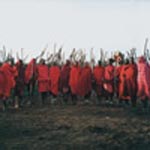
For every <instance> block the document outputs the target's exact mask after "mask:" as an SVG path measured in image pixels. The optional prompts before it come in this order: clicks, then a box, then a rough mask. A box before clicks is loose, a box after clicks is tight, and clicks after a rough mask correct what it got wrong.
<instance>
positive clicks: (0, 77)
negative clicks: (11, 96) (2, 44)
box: [0, 67, 7, 97]
mask: <svg viewBox="0 0 150 150" xmlns="http://www.w3.org/2000/svg"><path fill="white" fill-rule="evenodd" d="M6 83H7V78H6V76H5V74H4V72H3V71H2V69H1V67H0V97H3V96H4V95H5V93H4V92H5V86H6Z"/></svg>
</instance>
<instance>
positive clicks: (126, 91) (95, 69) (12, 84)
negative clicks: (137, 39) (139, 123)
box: [0, 56, 150, 110]
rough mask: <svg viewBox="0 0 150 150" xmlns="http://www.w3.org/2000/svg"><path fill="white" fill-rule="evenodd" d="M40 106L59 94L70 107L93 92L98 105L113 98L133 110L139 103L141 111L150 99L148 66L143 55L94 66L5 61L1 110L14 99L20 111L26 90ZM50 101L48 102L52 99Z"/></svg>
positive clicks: (0, 73)
mask: <svg viewBox="0 0 150 150" xmlns="http://www.w3.org/2000/svg"><path fill="white" fill-rule="evenodd" d="M36 86H37V87H38V93H39V95H38V96H40V98H41V102H42V104H44V103H45V100H46V99H47V97H49V96H50V97H51V99H53V100H54V99H55V100H57V98H58V96H60V95H61V98H62V101H63V103H66V104H67V103H68V99H71V102H72V104H73V105H76V104H78V103H80V102H81V101H82V102H84V101H90V98H91V95H92V93H93V92H94V93H95V94H96V98H97V100H98V102H100V101H101V100H102V99H105V100H106V101H109V102H110V103H113V101H114V96H115V99H117V100H118V103H119V104H122V103H124V104H127V105H131V106H132V107H136V105H137V100H140V101H141V102H142V104H143V107H144V108H147V107H148V101H149V99H150V66H149V64H148V62H147V61H146V58H145V57H144V56H141V57H138V59H137V60H136V61H135V59H134V58H133V57H128V58H121V57H117V59H116V58H109V59H107V61H105V63H104V62H103V61H102V60H98V62H97V63H95V65H91V63H90V62H87V61H84V62H82V61H72V60H71V59H68V60H66V62H65V63H64V64H61V65H60V63H58V62H56V61H54V62H52V63H50V64H47V63H46V60H45V59H43V58H40V60H39V62H37V59H32V60H31V61H30V62H29V63H28V64H24V62H23V61H22V60H21V59H19V60H18V61H17V62H16V63H14V62H13V59H8V60H7V61H5V62H4V63H2V64H1V66H0V100H1V102H2V103H1V104H2V105H1V106H2V109H3V110H5V109H6V108H7V107H8V106H7V105H8V103H7V101H8V99H9V98H10V97H11V98H12V99H13V106H14V108H16V109H17V108H19V107H20V105H21V102H22V101H23V99H24V97H25V96H24V92H25V88H27V91H28V96H29V98H30V99H32V97H33V95H34V91H35V87H36ZM51 99H50V100H51Z"/></svg>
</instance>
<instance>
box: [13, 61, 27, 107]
mask: <svg viewBox="0 0 150 150" xmlns="http://www.w3.org/2000/svg"><path fill="white" fill-rule="evenodd" d="M15 67H16V70H17V75H16V77H15V81H16V85H15V88H14V96H15V108H19V106H20V104H21V101H22V100H23V91H24V87H25V66H24V64H23V61H22V60H19V61H18V62H17V63H16V64H15Z"/></svg>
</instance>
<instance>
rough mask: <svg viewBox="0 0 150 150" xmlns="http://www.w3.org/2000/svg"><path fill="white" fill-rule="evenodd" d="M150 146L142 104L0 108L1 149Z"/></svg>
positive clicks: (135, 149) (149, 121)
mask: <svg viewBox="0 0 150 150" xmlns="http://www.w3.org/2000/svg"><path fill="white" fill-rule="evenodd" d="M7 149H8V150H9V149H10V150H88V149H89V150H103V149H105V150H127V149H128V150H149V149H150V113H145V112H142V111H141V108H140V107H139V108H138V109H137V110H133V109H131V108H130V107H128V108H127V107H118V106H107V105H101V106H95V105H81V106H79V105H77V106H71V105H63V106H59V105H56V106H55V105H46V106H40V105H39V106H33V107H26V108H22V109H20V110H14V109H9V110H7V111H6V112H0V150H7Z"/></svg>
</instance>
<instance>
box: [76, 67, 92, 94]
mask: <svg viewBox="0 0 150 150" xmlns="http://www.w3.org/2000/svg"><path fill="white" fill-rule="evenodd" d="M77 87H78V88H77V93H78V95H80V96H85V95H87V94H88V93H89V92H91V90H92V71H91V68H90V67H89V66H86V67H84V68H82V69H81V72H80V76H79V81H78V86H77Z"/></svg>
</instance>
